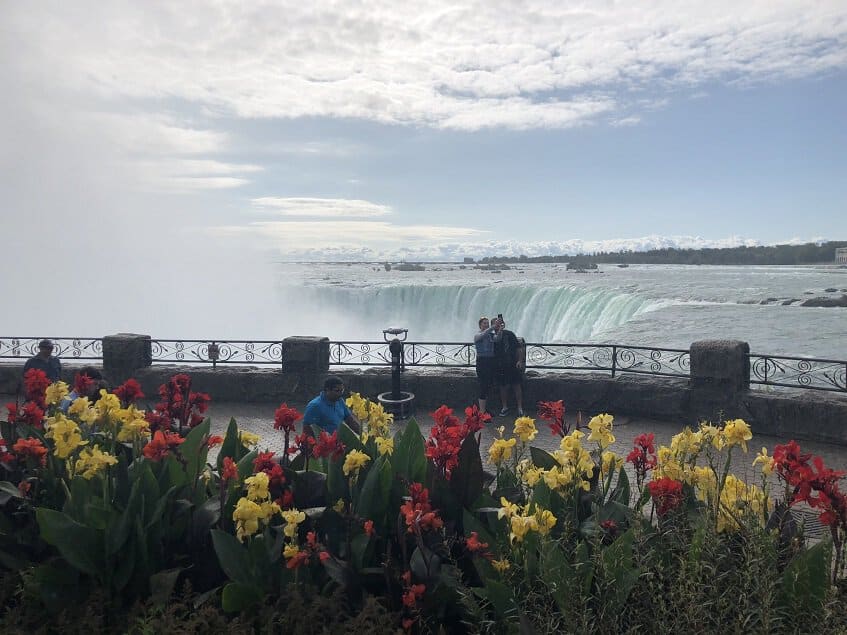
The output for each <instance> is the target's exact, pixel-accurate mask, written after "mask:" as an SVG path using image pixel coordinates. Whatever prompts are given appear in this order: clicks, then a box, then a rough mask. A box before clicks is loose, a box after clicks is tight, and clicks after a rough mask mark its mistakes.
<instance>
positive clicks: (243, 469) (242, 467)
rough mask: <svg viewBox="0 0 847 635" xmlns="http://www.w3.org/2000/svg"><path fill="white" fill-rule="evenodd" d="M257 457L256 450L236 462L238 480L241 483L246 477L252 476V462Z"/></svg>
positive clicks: (257, 452)
mask: <svg viewBox="0 0 847 635" xmlns="http://www.w3.org/2000/svg"><path fill="white" fill-rule="evenodd" d="M257 456H259V451H258V450H253V451H252V452H248V453H247V454H245V455H244V456H243V457H241V460H240V461H239V462H238V466H237V467H238V480H240V481H243V480H244V479H245V478H247V477H248V476H253V461H254V460H255V459H256V457H257Z"/></svg>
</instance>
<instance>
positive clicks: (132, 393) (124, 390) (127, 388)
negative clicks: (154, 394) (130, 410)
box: [77, 379, 144, 407]
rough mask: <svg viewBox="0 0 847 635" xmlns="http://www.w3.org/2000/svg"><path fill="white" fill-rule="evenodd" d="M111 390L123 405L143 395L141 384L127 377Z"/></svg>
mask: <svg viewBox="0 0 847 635" xmlns="http://www.w3.org/2000/svg"><path fill="white" fill-rule="evenodd" d="M113 392H114V393H115V394H116V395H117V396H118V399H120V400H121V403H122V404H123V405H124V407H126V406H128V405H129V404H131V403H133V402H135V401H136V400H137V399H141V398H142V397H144V393H143V392H141V384H139V383H138V382H137V381H136V380H135V379H127V380H126V381H125V382H124V383H123V384H121V385H120V386H118V387H117V388H115V390H114V391H113ZM77 394H87V393H77Z"/></svg>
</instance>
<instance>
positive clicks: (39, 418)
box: [17, 401, 44, 428]
mask: <svg viewBox="0 0 847 635" xmlns="http://www.w3.org/2000/svg"><path fill="white" fill-rule="evenodd" d="M17 420H18V421H19V422H22V423H26V424H28V425H31V426H32V427H34V428H43V427H44V410H42V409H41V408H39V407H38V404H37V403H35V402H34V401H27V402H26V403H25V404H24V407H23V411H22V412H20V413H18V419H17Z"/></svg>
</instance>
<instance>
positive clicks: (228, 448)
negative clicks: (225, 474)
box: [216, 419, 241, 472]
mask: <svg viewBox="0 0 847 635" xmlns="http://www.w3.org/2000/svg"><path fill="white" fill-rule="evenodd" d="M240 447H241V441H239V440H238V424H237V423H235V419H230V420H229V426H227V429H226V436H224V442H223V444H222V445H221V451H220V452H218V458H217V461H216V464H217V467H218V472H220V471H221V470H222V469H223V465H224V458H225V457H229V458H231V459H232V460H233V461H235V462H236V463H237V462H238V449H239V448H240Z"/></svg>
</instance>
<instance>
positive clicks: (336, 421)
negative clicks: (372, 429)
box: [303, 375, 362, 434]
mask: <svg viewBox="0 0 847 635" xmlns="http://www.w3.org/2000/svg"><path fill="white" fill-rule="evenodd" d="M343 397H344V382H343V381H341V378H340V377H336V376H335V375H330V376H329V377H327V378H326V380H325V381H324V389H323V390H322V391H321V394H319V395H318V396H317V397H315V398H314V399H312V400H311V401H310V402H309V403H308V405H307V406H306V411H305V412H304V413H303V425H304V426H307V425H308V426H317V427H319V428H321V429H322V430H326V432H327V433H329V434H332V433H333V432H335V431H336V430H337V429H338V426H340V425H341V423H342V422H344V423H346V424H347V425H348V426H350V429H352V430H353V431H354V432H356V433H358V432H359V431H360V430H361V429H362V424H361V423H360V422H359V420H358V419H357V418H356V415H354V414H353V413H352V412H351V411H350V408H348V407H347V404H346V403H344V399H343Z"/></svg>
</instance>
